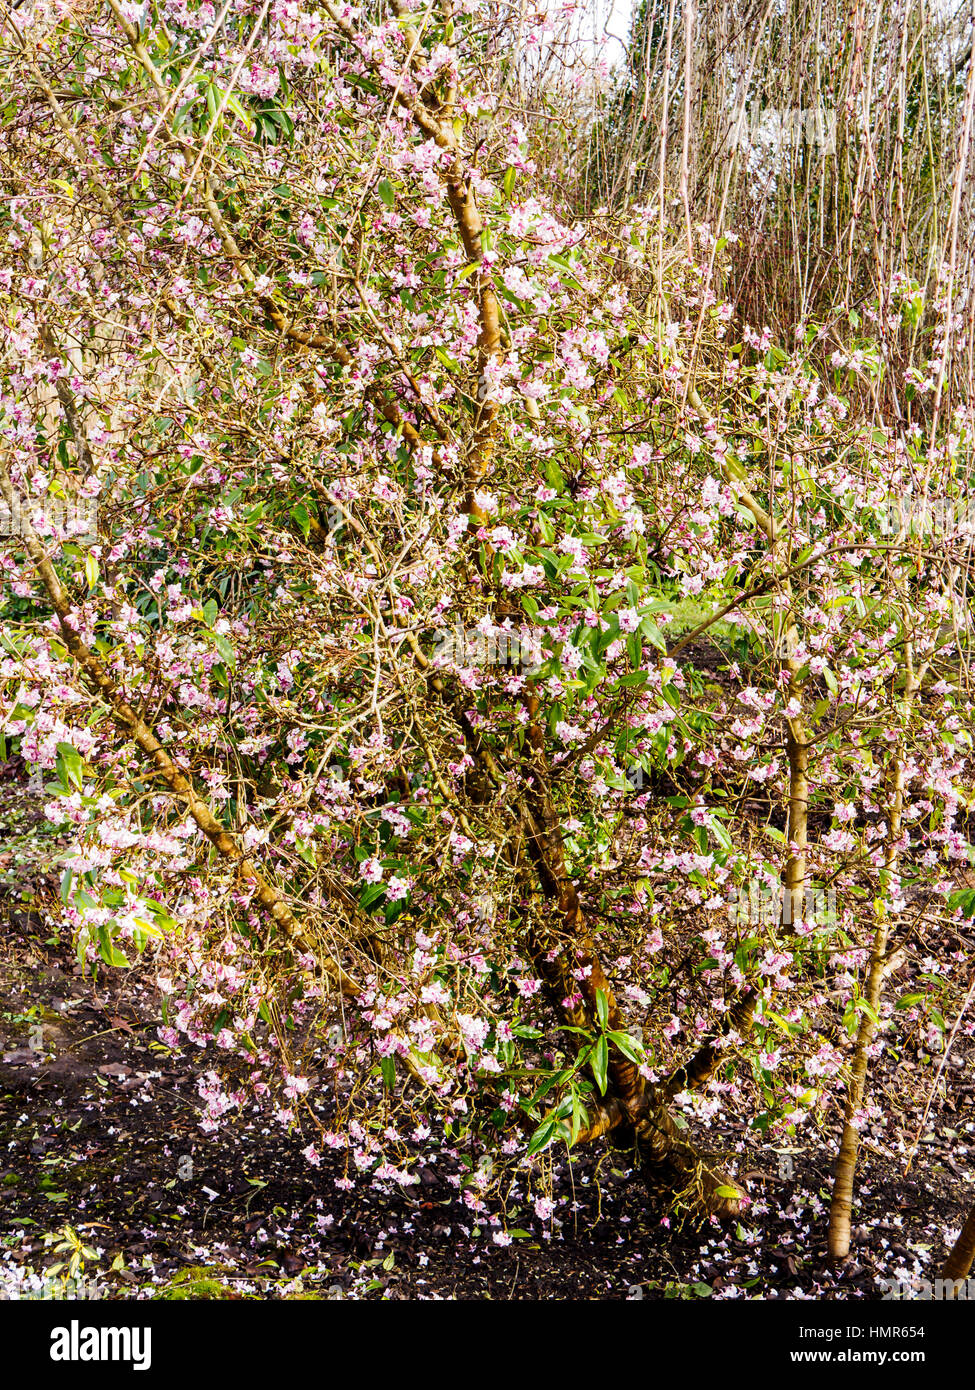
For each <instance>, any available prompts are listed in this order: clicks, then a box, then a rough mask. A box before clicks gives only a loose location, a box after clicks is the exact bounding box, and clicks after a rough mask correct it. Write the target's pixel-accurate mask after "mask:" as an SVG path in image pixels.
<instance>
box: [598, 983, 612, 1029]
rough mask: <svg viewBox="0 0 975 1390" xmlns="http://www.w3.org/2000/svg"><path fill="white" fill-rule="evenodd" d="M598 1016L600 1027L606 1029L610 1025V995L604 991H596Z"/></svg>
mask: <svg viewBox="0 0 975 1390" xmlns="http://www.w3.org/2000/svg"><path fill="white" fill-rule="evenodd" d="M596 1016H597V1017H598V1019H599V1026H600V1027H601V1028H605V1027H606V1026H607V1024H608V1023H609V995H608V994H607V993H606V991H605V990H604V989H600V990H597V991H596Z"/></svg>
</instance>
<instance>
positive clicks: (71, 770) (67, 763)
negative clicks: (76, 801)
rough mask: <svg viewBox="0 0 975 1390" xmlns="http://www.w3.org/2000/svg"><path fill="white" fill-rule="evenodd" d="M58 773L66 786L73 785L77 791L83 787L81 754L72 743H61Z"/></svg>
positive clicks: (62, 783)
mask: <svg viewBox="0 0 975 1390" xmlns="http://www.w3.org/2000/svg"><path fill="white" fill-rule="evenodd" d="M57 753H58V756H57V773H58V777H59V779H60V781H61V785H62V786H64V787H67V786H72V787H74V788H75V789H76V791H79V792H80V791H81V788H82V763H81V754H80V753H79V752H78V750H77V749H76V748H72V746H71V744H70V743H59V744H58V749H57Z"/></svg>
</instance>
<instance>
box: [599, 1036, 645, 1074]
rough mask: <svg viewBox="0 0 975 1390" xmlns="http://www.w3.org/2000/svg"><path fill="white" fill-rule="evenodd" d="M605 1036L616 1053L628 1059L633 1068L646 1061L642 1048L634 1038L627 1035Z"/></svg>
mask: <svg viewBox="0 0 975 1390" xmlns="http://www.w3.org/2000/svg"><path fill="white" fill-rule="evenodd" d="M606 1036H607V1038H608V1039H609V1041H610V1042H611V1043H612V1044H613V1046H614V1047H615V1048H616V1049H617V1051H618V1052H622V1054H623V1056H624V1057H626V1058H628V1059H629V1061H631V1062H632V1063H633V1065H634V1066H636V1067H639V1066H642V1065H643V1063H644V1062H645V1061H646V1058H645V1057H644V1055H643V1048H642V1047H641V1046H640V1044H639V1043H638V1042H637V1040H636V1039H635V1038H631V1037H630V1035H629V1033H607V1034H606Z"/></svg>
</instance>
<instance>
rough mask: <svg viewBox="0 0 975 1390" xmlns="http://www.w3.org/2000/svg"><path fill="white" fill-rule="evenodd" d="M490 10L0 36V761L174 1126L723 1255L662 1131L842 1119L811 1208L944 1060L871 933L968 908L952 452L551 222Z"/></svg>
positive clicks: (843, 359) (265, 17)
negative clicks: (451, 1186) (141, 1042)
mask: <svg viewBox="0 0 975 1390" xmlns="http://www.w3.org/2000/svg"><path fill="white" fill-rule="evenodd" d="M479 8H480V7H479V6H478V5H477V4H475V3H470V2H469V0H464V3H462V4H460V5H446V6H444V7H443V8H442V10H441V11H438V13H437V14H436V15H434V14H433V13H432V12H429V11H426V10H422V11H421V9H420V8H419V7H418V6H415V5H412V4H410V3H406V0H401V3H394V4H393V5H392V6H391V7H389V8H388V9H387V7H385V6H371V7H369V8H368V9H366V10H356V9H353V8H352V7H349V6H344V5H339V4H333V3H332V0H323V3H321V4H320V5H317V6H315V7H312V8H309V9H303V8H302V7H301V6H300V5H299V4H296V3H283V0H267V3H264V4H261V5H258V4H251V3H240V4H234V3H231V4H229V5H227V6H225V7H224V8H223V9H222V10H221V12H220V14H219V15H217V14H215V12H214V7H213V6H211V5H209V4H203V5H198V6H194V5H190V4H187V3H186V0H179V2H178V3H176V2H175V0H172V2H170V0H162V2H161V3H158V4H153V5H150V6H144V5H143V6H135V5H130V4H127V3H118V0H104V3H103V2H102V0H97V3H93V4H92V5H90V6H88V7H87V8H86V10H85V13H84V15H83V16H81V15H79V14H76V12H75V11H74V10H73V9H72V8H71V7H69V6H62V5H58V4H42V3H38V4H35V5H33V6H32V7H21V9H20V10H18V12H17V17H16V20H14V19H10V20H9V21H8V23H7V27H6V29H5V31H4V39H3V59H4V83H5V90H6V91H7V93H8V96H7V97H6V102H7V105H6V108H5V118H4V125H3V169H4V174H3V177H4V179H5V182H6V184H7V194H8V197H7V201H6V203H5V204H4V208H3V211H2V213H0V215H2V217H3V220H4V223H5V227H4V230H5V234H6V235H5V243H4V246H5V249H4V263H3V266H2V268H0V313H2V316H3V321H4V326H5V329H6V333H5V346H4V349H3V353H4V357H3V388H2V396H0V447H2V456H3V464H2V474H0V490H2V493H3V498H4V500H5V502H6V506H7V509H8V517H9V519H10V526H9V528H8V529H9V530H10V531H11V533H12V534H11V535H10V536H9V537H8V539H7V541H6V542H5V548H4V551H3V554H2V556H0V567H2V583H3V589H2V599H3V617H4V629H3V646H4V652H3V656H2V661H0V678H2V682H3V686H2V691H3V706H2V731H3V737H4V740H5V749H4V756H6V753H7V751H8V750H10V751H13V752H16V753H17V755H18V756H19V757H20V758H21V759H22V760H23V762H24V764H25V765H26V767H27V769H28V771H29V772H31V773H37V772H39V773H40V777H41V778H42V780H43V785H44V789H45V791H44V795H45V814H46V815H47V817H48V819H49V820H50V821H51V822H52V823H54V824H55V825H57V826H60V827H62V828H63V829H64V830H65V833H68V834H70V838H71V847H70V850H69V852H68V853H67V854H66V855H65V857H64V861H63V879H62V884H61V902H60V908H59V911H60V912H61V913H62V915H63V917H64V920H65V921H66V922H68V923H69V924H70V926H71V928H72V930H73V932H74V935H75V939H76V941H77V944H78V952H79V958H80V959H81V960H82V961H85V962H87V963H89V964H91V965H92V967H96V966H97V967H98V968H108V969H115V968H123V967H124V966H126V965H127V964H129V963H130V962H131V961H132V960H133V959H134V958H135V957H136V956H137V955H139V954H140V953H143V952H150V953H151V954H152V956H153V958H154V960H155V962H156V964H157V968H158V970H159V976H160V978H159V984H160V988H161V990H162V995H163V1000H164V1006H165V1008H164V1020H163V1026H162V1027H161V1029H160V1037H161V1039H162V1042H163V1043H164V1044H165V1045H166V1046H167V1047H171V1048H173V1049H179V1048H187V1049H195V1048H204V1047H208V1048H210V1049H211V1054H210V1055H211V1056H212V1068H211V1069H209V1070H207V1071H206V1072H204V1073H203V1074H202V1076H201V1080H200V1083H199V1089H200V1096H201V1100H202V1102H203V1103H204V1111H205V1114H204V1120H203V1126H204V1128H205V1129H211V1128H213V1127H215V1126H218V1125H220V1124H224V1123H228V1122H230V1123H232V1121H233V1116H234V1115H235V1113H237V1111H238V1110H239V1108H240V1107H241V1106H244V1105H250V1104H252V1103H254V1101H255V1100H257V1101H258V1102H260V1103H262V1104H267V1105H268V1107H269V1109H270V1111H271V1112H272V1113H273V1114H274V1115H275V1116H276V1119H277V1121H278V1122H279V1123H280V1124H282V1125H283V1126H286V1127H291V1126H293V1125H299V1124H300V1125H301V1126H302V1127H303V1128H305V1129H306V1130H307V1132H308V1135H309V1140H310V1142H309V1144H308V1147H307V1148H306V1150H305V1156H306V1158H307V1160H308V1162H309V1163H310V1164H312V1165H315V1164H316V1163H318V1162H319V1160H320V1156H321V1152H322V1148H323V1146H334V1147H338V1148H342V1149H343V1150H345V1151H347V1155H348V1177H347V1179H346V1180H345V1181H347V1182H351V1181H353V1180H354V1179H355V1178H356V1177H357V1175H359V1174H368V1175H371V1177H372V1180H374V1181H377V1182H392V1183H403V1184H409V1183H411V1182H413V1181H414V1180H415V1179H414V1158H415V1155H416V1153H417V1152H418V1151H419V1150H422V1149H423V1147H424V1146H427V1147H435V1146H436V1145H446V1146H448V1147H451V1146H452V1147H454V1148H457V1147H459V1145H460V1143H461V1141H462V1140H463V1143H464V1147H465V1150H467V1151H469V1152H470V1153H471V1154H473V1155H474V1157H473V1159H472V1160H471V1163H472V1166H471V1177H470V1179H469V1184H470V1190H469V1201H470V1204H471V1205H472V1206H473V1207H474V1209H475V1210H477V1209H479V1205H483V1201H484V1200H485V1199H484V1193H485V1192H486V1191H487V1190H488V1189H489V1188H491V1186H492V1185H493V1184H497V1183H499V1182H500V1181H501V1180H502V1175H503V1173H504V1171H505V1167H506V1165H507V1164H509V1163H510V1164H518V1163H524V1162H526V1161H528V1162H529V1163H530V1165H532V1166H533V1168H534V1170H535V1171H536V1172H537V1173H538V1174H539V1179H540V1182H541V1183H542V1185H543V1184H544V1169H543V1162H542V1160H541V1159H540V1158H538V1157H537V1156H540V1155H542V1154H543V1153H544V1151H545V1150H547V1149H548V1148H549V1147H550V1146H551V1145H552V1144H554V1143H556V1142H563V1141H564V1142H568V1143H570V1144H582V1143H585V1142H589V1141H593V1140H595V1139H597V1138H599V1137H600V1136H601V1135H603V1134H606V1133H608V1132H611V1131H612V1132H614V1133H615V1134H616V1135H618V1136H619V1140H620V1142H621V1143H629V1144H633V1143H636V1144H638V1146H639V1150H640V1153H641V1156H642V1160H643V1162H644V1165H645V1168H646V1172H647V1176H648V1177H649V1178H650V1179H651V1180H652V1181H653V1182H655V1183H656V1182H658V1181H664V1182H665V1183H666V1185H667V1186H668V1187H669V1188H670V1189H671V1191H674V1192H677V1193H679V1194H683V1195H684V1196H685V1197H686V1198H687V1199H691V1198H692V1197H694V1198H697V1199H698V1200H701V1201H703V1202H704V1203H705V1205H706V1206H707V1207H708V1209H709V1210H711V1211H713V1212H716V1213H718V1214H729V1213H734V1212H736V1211H738V1210H739V1209H740V1208H741V1205H742V1203H743V1202H745V1201H746V1200H747V1196H746V1194H745V1192H744V1191H743V1189H742V1188H740V1187H739V1186H738V1184H737V1183H735V1182H734V1181H733V1179H732V1178H731V1177H730V1176H729V1175H728V1174H727V1173H726V1172H724V1171H723V1170H722V1167H721V1166H720V1165H716V1164H715V1163H713V1162H712V1161H711V1160H704V1159H701V1158H700V1157H699V1154H698V1151H697V1149H696V1147H695V1146H694V1143H692V1139H691V1135H692V1127H693V1130H695V1131H697V1132H700V1131H701V1130H707V1129H715V1130H717V1129H719V1127H720V1125H721V1124H722V1123H723V1122H727V1119H728V1117H729V1116H733V1115H738V1116H741V1115H747V1116H748V1117H749V1121H750V1123H751V1125H752V1126H754V1127H756V1128H757V1129H758V1130H759V1131H760V1132H761V1133H762V1134H764V1135H765V1136H767V1137H774V1136H776V1135H779V1136H781V1135H783V1134H790V1133H795V1132H796V1130H797V1129H799V1128H801V1127H803V1126H805V1127H807V1128H808V1127H813V1126H816V1125H817V1124H819V1123H820V1122H821V1121H823V1120H826V1119H829V1118H830V1117H831V1114H832V1113H833V1112H832V1107H834V1106H835V1105H836V1102H837V1100H839V1102H840V1106H841V1108H842V1107H845V1138H844V1154H845V1161H848V1166H849V1178H850V1181H851V1182H852V1164H853V1161H854V1160H855V1153H856V1135H857V1133H858V1131H859V1129H860V1128H861V1127H862V1125H863V1124H864V1123H865V1122H866V1121H867V1120H868V1119H869V1118H870V1114H871V1111H870V1109H869V1102H868V1100H867V1097H866V1091H865V1074H866V1065H867V1059H868V1057H869V1055H870V1053H871V1051H875V1050H876V1048H877V1047H878V1046H879V1045H880V1042H881V1039H882V1036H883V1034H884V1033H885V1032H887V1031H889V1030H890V1029H891V1028H893V1027H894V1026H895V1022H896V1019H897V1018H898V1017H904V1016H905V1015H906V1016H908V1017H911V1018H914V1017H916V1016H918V1015H923V1017H924V1019H925V1021H926V1026H930V1027H931V1028H933V1029H935V1030H937V1029H938V1028H939V1027H943V1020H942V1019H941V1016H940V1014H939V1013H938V1010H937V1007H936V999H934V998H933V996H932V998H931V999H929V997H928V995H927V994H926V993H925V992H924V991H923V989H922V991H921V992H918V993H917V994H915V995H913V996H908V1002H907V1003H906V1005H905V1008H903V1009H901V1010H899V1011H895V1010H894V1009H893V1008H892V1006H891V1005H890V1003H888V1002H885V1001H884V1000H883V998H882V985H883V980H884V978H885V976H886V975H888V974H890V972H891V971H892V970H893V969H894V968H895V967H897V966H898V964H899V963H900V960H901V957H898V956H896V955H893V954H891V947H892V945H893V944H894V942H893V936H894V932H895V930H897V929H898V928H900V927H901V926H903V925H904V924H906V923H907V922H908V921H909V920H910V916H911V914H912V913H917V912H921V911H934V910H940V911H941V912H942V913H943V914H944V915H946V916H947V917H951V916H952V915H953V914H954V915H957V914H958V913H960V912H961V911H963V910H964V909H966V908H967V907H970V905H971V904H970V902H969V899H968V898H966V897H965V895H964V894H962V895H961V896H958V894H957V889H958V886H959V878H958V875H959V873H960V870H961V868H962V867H963V866H964V865H965V864H967V863H968V862H970V860H971V858H972V851H971V846H970V845H969V843H968V840H967V837H966V830H965V819H964V816H965V812H966V810H967V807H968V805H969V801H970V796H971V778H970V757H971V751H970V750H971V730H970V727H969V722H968V720H967V715H966V709H967V705H966V701H965V696H964V693H963V672H964V663H965V661H966V660H967V653H968V651H969V648H970V615H969V611H968V608H967V598H966V592H965V587H964V585H965V574H966V570H965V568H964V563H965V556H966V554H967V553H968V551H969V549H970V545H971V526H970V523H969V521H968V513H967V512H966V511H965V509H964V508H959V507H952V506H949V507H947V508H946V509H942V511H941V512H940V513H939V515H942V516H943V517H944V518H945V519H946V520H945V527H944V531H943V534H940V535H939V536H938V538H937V544H933V543H932V542H931V537H930V534H928V533H927V532H925V530H924V528H920V529H919V528H917V527H912V525H911V516H912V508H913V507H914V505H915V503H916V505H917V506H922V505H925V503H926V499H928V498H929V497H932V496H937V497H939V498H947V499H954V500H957V499H961V498H963V497H964V489H965V480H966V477H967V468H968V460H969V458H970V452H971V423H970V421H969V420H968V419H967V418H965V417H963V416H962V415H961V414H958V415H956V417H955V418H953V419H951V420H950V423H949V427H948V428H946V429H945V431H944V438H943V439H941V438H940V437H939V439H938V440H936V441H935V442H934V443H932V442H931V441H930V440H927V439H925V438H924V437H923V436H922V433H921V431H920V429H918V428H908V429H899V428H896V427H891V428H889V429H888V428H883V427H881V426H879V425H875V424H871V425H870V426H869V427H866V426H865V425H864V424H863V422H862V419H861V418H860V416H859V414H858V413H857V412H856V411H851V409H850V403H849V400H848V399H847V398H846V396H845V395H844V383H845V378H846V374H847V373H855V372H860V371H862V370H864V366H863V364H864V363H866V362H869V360H870V354H869V345H865V344H863V343H856V344H854V343H853V342H851V343H850V344H849V351H846V350H845V349H844V350H843V351H841V352H840V353H839V355H838V357H837V358H836V359H835V362H834V374H833V376H832V379H829V378H828V377H826V376H824V375H823V374H822V372H820V371H818V370H816V369H815V367H814V366H813V365H811V357H810V352H809V351H807V349H809V347H810V344H811V343H812V342H814V340H815V330H812V331H811V337H810V338H809V340H808V341H806V342H803V341H801V340H800V342H799V345H798V346H797V347H795V346H793V345H792V344H790V345H789V346H788V348H787V347H785V346H782V345H779V344H777V343H775V342H773V341H772V335H771V333H770V331H769V330H767V329H765V328H764V327H763V326H749V325H748V324H745V323H742V322H740V320H738V319H737V318H736V314H735V310H734V306H733V305H732V304H730V303H728V302H727V301H726V300H724V299H723V298H722V296H721V293H720V285H721V267H722V258H723V256H724V254H725V248H726V244H727V243H726V241H725V239H721V240H715V237H714V235H713V234H712V233H711V232H710V231H709V229H708V228H706V227H703V226H702V227H699V228H697V230H696V233H695V238H696V240H695V241H694V243H693V244H692V246H691V248H690V249H688V247H687V245H686V243H685V242H684V240H683V239H682V238H679V237H676V236H674V237H671V236H670V235H669V232H668V231H667V229H666V228H665V227H664V226H663V223H662V216H661V210H660V209H659V207H655V206H650V205H649V204H640V205H637V206H634V207H631V208H629V209H627V210H626V211H625V212H620V213H608V212H601V213H599V214H597V215H595V216H592V217H588V218H587V219H585V220H584V221H581V222H580V221H578V220H576V219H575V218H574V217H573V216H572V214H571V213H570V212H569V211H568V210H567V209H564V208H560V206H559V204H558V202H557V201H555V200H553V199H552V198H551V197H549V196H548V194H547V191H546V177H545V171H544V170H543V169H539V168H538V167H536V161H535V160H534V158H533V154H532V146H531V143H530V136H529V134H528V130H527V127H526V125H525V124H523V123H522V122H521V121H520V120H519V119H517V118H515V116H513V115H512V114H511V113H510V112H509V110H508V109H507V107H506V104H505V96H504V64H503V63H498V64H495V65H494V66H492V65H491V63H489V62H488V61H487V60H486V59H485V58H484V51H483V36H482V33H481V31H480V29H479V25H478V12H479ZM536 19H537V23H538V25H539V26H543V25H544V23H545V20H544V17H542V16H537V17H536ZM891 292H893V290H892V291H891ZM900 292H901V293H906V291H903V290H902V291H900ZM913 294H914V291H913V290H912V296H913ZM907 302H908V301H907V300H905V303H907ZM910 303H912V304H913V303H914V298H913V297H912V298H911V299H910ZM934 312H936V310H935V311H934ZM735 339H736V340H737V341H733V340H735ZM91 499H94V502H95V504H96V509H97V534H94V535H92V534H89V528H90V522H89V520H87V519H85V520H84V521H83V522H82V521H78V520H77V516H78V512H77V509H73V508H72V507H70V506H65V505H64V504H65V503H66V502H67V501H72V500H73V501H75V502H76V503H77V502H80V501H81V500H87V501H90V500H91ZM54 501H59V502H60V504H61V506H60V508H56V507H54V506H53V505H52V502H54ZM895 503H896V509H895V510H896V515H895V510H892V508H894V504H895ZM15 515H16V517H17V519H18V520H17V524H16V525H14V524H13V518H14V517H15ZM86 515H87V514H86ZM892 516H893V517H894V522H893V523H892V520H891V518H892ZM72 518H75V520H74V521H72ZM79 528H80V529H79ZM82 532H84V534H82ZM457 632H460V634H461V638H462V640H460V641H457V640H455V638H454V636H453V635H452V634H456V633H457ZM465 634H466V637H465V636H464V635H465ZM482 639H483V640H482ZM827 888H828V889H829V890H830V893H831V894H832V899H831V901H834V902H835V904H836V907H835V911H831V912H830V913H828V914H821V913H819V912H818V911H816V910H813V911H810V910H809V904H810V903H811V902H812V903H814V904H815V903H816V902H819V901H820V900H821V899H822V900H825V897H824V895H825V891H826V889H827ZM756 889H757V890H758V891H759V892H760V893H762V892H764V893H766V895H768V894H771V895H772V899H771V900H772V901H773V902H774V904H775V906H774V908H773V910H772V912H771V913H765V914H764V915H760V917H759V920H753V916H754V914H752V913H751V912H750V911H749V912H742V910H741V904H742V902H752V901H753V900H754V897H755V890H756ZM813 890H815V891H813ZM743 893H744V896H743ZM817 893H818V894H819V896H818V897H817V896H816V894H817ZM952 894H955V895H956V896H955V897H954V898H951V895H952ZM945 899H949V902H948V904H947V905H946V903H945ZM932 905H933V906H932ZM900 934H901V935H903V936H906V935H907V932H906V929H905V930H904V931H903V932H901V933H900ZM936 986H937V981H936V979H935V981H934V984H933V986H932V988H936ZM901 1003H902V1004H904V1003H905V1001H904V1000H901ZM939 1020H940V1023H939ZM851 1038H855V1039H856V1043H855V1046H853V1049H852V1058H853V1066H852V1073H851V1075H850V1076H849V1077H848V1076H847V1074H846V1064H847V1061H848V1060H849V1054H850V1039H851ZM842 1200H848V1198H847V1199H842ZM842 1200H841V1202H840V1206H842ZM538 1203H539V1205H538V1206H537V1208H536V1209H537V1211H538V1215H539V1217H540V1218H541V1219H545V1218H546V1217H547V1216H548V1215H550V1214H551V1203H550V1202H549V1201H548V1199H547V1198H546V1197H545V1196H544V1193H542V1192H540V1195H539V1197H538ZM841 1215H842V1212H841Z"/></svg>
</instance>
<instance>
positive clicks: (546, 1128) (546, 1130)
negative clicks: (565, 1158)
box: [528, 1115, 560, 1158]
mask: <svg viewBox="0 0 975 1390" xmlns="http://www.w3.org/2000/svg"><path fill="white" fill-rule="evenodd" d="M559 1129H560V1125H559V1122H558V1119H557V1118H556V1117H555V1116H554V1115H550V1116H549V1117H548V1118H547V1119H545V1120H543V1121H542V1123H541V1124H540V1125H539V1126H538V1128H537V1129H536V1130H535V1133H534V1134H533V1135H532V1137H531V1139H529V1141H528V1157H529V1158H531V1157H532V1155H533V1154H539V1153H541V1152H542V1150H543V1149H547V1148H548V1146H549V1144H551V1142H552V1140H553V1139H554V1138H555V1136H556V1135H557V1134H558V1132H559Z"/></svg>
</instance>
